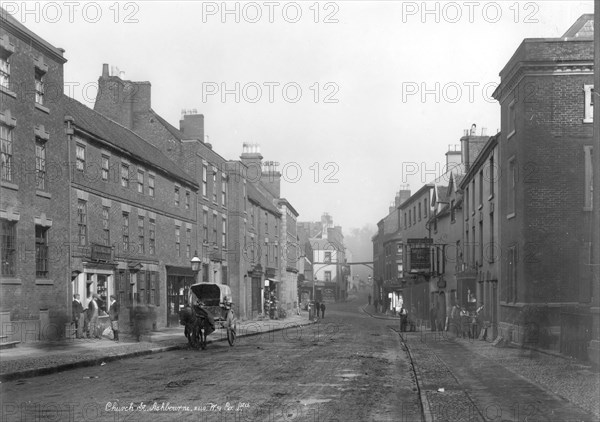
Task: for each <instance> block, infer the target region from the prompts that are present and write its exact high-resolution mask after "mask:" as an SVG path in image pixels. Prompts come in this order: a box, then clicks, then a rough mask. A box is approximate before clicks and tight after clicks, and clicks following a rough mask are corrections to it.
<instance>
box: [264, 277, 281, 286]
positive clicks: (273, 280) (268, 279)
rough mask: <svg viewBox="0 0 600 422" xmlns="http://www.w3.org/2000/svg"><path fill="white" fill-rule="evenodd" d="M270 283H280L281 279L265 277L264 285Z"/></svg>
mask: <svg viewBox="0 0 600 422" xmlns="http://www.w3.org/2000/svg"><path fill="white" fill-rule="evenodd" d="M272 283H281V281H279V280H276V279H274V278H265V286H270V285H271V284H272Z"/></svg>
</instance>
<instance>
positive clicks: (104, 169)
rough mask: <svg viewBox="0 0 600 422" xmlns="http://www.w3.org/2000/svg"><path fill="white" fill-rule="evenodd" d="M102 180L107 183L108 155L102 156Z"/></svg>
mask: <svg viewBox="0 0 600 422" xmlns="http://www.w3.org/2000/svg"><path fill="white" fill-rule="evenodd" d="M101 160H102V180H104V181H107V180H108V171H109V165H110V164H109V163H110V158H109V156H108V155H102V159H101Z"/></svg>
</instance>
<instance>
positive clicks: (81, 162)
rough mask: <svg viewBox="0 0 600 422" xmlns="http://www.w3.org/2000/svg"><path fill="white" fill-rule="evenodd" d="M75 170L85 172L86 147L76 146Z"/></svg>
mask: <svg viewBox="0 0 600 422" xmlns="http://www.w3.org/2000/svg"><path fill="white" fill-rule="evenodd" d="M75 160H76V161H75V168H76V169H77V170H79V171H83V170H85V145H82V144H76V145H75Z"/></svg>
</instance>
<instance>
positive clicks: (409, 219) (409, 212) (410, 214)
mask: <svg viewBox="0 0 600 422" xmlns="http://www.w3.org/2000/svg"><path fill="white" fill-rule="evenodd" d="M408 224H409V225H410V226H412V210H408Z"/></svg>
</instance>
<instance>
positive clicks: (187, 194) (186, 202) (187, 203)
mask: <svg viewBox="0 0 600 422" xmlns="http://www.w3.org/2000/svg"><path fill="white" fill-rule="evenodd" d="M185 209H186V210H189V209H190V192H189V191H185Z"/></svg>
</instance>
